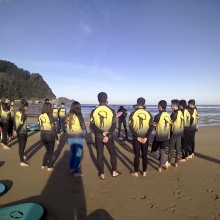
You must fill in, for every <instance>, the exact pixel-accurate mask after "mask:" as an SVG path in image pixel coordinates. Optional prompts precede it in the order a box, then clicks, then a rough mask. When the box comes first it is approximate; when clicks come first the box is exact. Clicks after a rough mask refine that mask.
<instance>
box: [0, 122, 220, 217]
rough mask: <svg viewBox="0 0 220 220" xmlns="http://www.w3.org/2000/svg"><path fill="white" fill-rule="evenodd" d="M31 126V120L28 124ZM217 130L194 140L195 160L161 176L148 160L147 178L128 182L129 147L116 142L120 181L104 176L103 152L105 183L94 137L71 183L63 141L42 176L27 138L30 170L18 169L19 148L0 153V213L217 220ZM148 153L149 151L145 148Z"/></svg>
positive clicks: (36, 150) (32, 140)
mask: <svg viewBox="0 0 220 220" xmlns="http://www.w3.org/2000/svg"><path fill="white" fill-rule="evenodd" d="M30 120H31V121H33V122H36V119H34V118H32V119H29V121H30ZM219 134H220V127H202V128H200V130H199V132H198V133H197V136H196V152H197V154H196V157H195V158H193V159H191V160H189V161H187V162H186V163H182V164H180V165H179V167H178V168H177V169H175V168H174V167H173V166H172V167H171V168H170V169H169V170H163V171H162V173H158V172H157V171H156V167H157V166H158V162H157V161H156V160H155V159H154V158H152V157H151V155H150V154H149V159H150V160H149V166H148V174H147V177H142V176H141V175H140V176H139V177H138V178H135V177H132V176H131V175H130V172H131V171H132V169H133V165H132V161H133V152H132V146H131V143H128V142H124V141H118V140H117V139H115V140H116V141H115V144H116V148H117V158H118V170H119V171H120V172H121V173H122V175H121V176H120V177H117V178H113V177H111V175H110V172H109V155H108V152H107V151H105V155H106V160H105V171H106V176H107V179H106V180H105V181H102V180H100V179H99V178H98V176H97V170H96V151H95V147H94V142H93V137H91V135H88V137H87V142H88V143H85V145H84V155H83V159H82V172H83V173H84V177H82V178H81V177H78V178H74V177H73V175H72V174H70V173H69V169H68V165H69V155H70V153H69V147H68V145H67V144H66V143H65V138H64V137H63V138H62V141H61V144H60V145H59V146H56V148H55V154H54V167H55V170H54V171H53V172H52V173H49V172H47V171H45V170H41V162H42V158H43V155H44V153H45V149H44V147H43V146H42V144H41V142H40V133H39V132H37V133H35V132H30V133H29V138H28V143H27V148H26V153H27V154H28V155H29V158H30V163H31V166H30V167H27V168H26V167H20V166H19V157H18V144H17V141H16V140H14V141H12V142H10V146H11V147H12V149H11V150H8V151H6V150H3V149H2V148H0V161H3V162H1V163H0V166H1V167H0V180H1V182H4V183H5V184H6V185H7V186H8V187H9V188H10V189H9V191H8V192H7V194H5V195H3V196H2V197H1V198H0V207H4V206H6V205H9V204H12V203H19V202H24V201H25V202H26V201H28V202H38V203H41V204H42V205H43V206H44V207H45V209H46V212H47V215H46V218H45V219H46V220H58V219H59V220H74V219H104V220H105V219H117V220H121V219H122V220H123V219H125V220H127V219H128V220H129V219H136V220H137V219H138V220H139V219H158V220H160V219H161V220H164V219H171V220H172V219H175V220H176V219H204V220H207V219H220V208H219V207H220V199H219V196H220V187H219V186H220V136H219ZM149 149H150V148H149Z"/></svg>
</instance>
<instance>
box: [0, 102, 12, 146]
mask: <svg viewBox="0 0 220 220" xmlns="http://www.w3.org/2000/svg"><path fill="white" fill-rule="evenodd" d="M1 108H2V110H3V111H5V112H6V113H7V112H9V111H10V109H9V106H8V105H7V104H6V103H1ZM1 126H2V143H3V144H4V145H6V146H7V145H8V127H9V116H8V115H7V114H5V115H4V114H3V112H1Z"/></svg>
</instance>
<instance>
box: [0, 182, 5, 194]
mask: <svg viewBox="0 0 220 220" xmlns="http://www.w3.org/2000/svg"><path fill="white" fill-rule="evenodd" d="M5 192H6V187H5V185H4V184H3V183H0V196H2V195H3V194H4V193H5Z"/></svg>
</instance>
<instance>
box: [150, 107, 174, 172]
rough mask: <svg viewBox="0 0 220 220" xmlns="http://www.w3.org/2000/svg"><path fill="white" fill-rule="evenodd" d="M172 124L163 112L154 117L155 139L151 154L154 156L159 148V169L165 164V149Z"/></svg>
mask: <svg viewBox="0 0 220 220" xmlns="http://www.w3.org/2000/svg"><path fill="white" fill-rule="evenodd" d="M171 124H172V122H171V118H170V115H169V114H168V113H167V112H166V111H165V110H164V111H161V112H160V113H159V114H157V115H156V116H155V117H154V126H155V127H156V132H155V139H154V142H153V145H152V153H153V154H154V155H155V156H156V154H157V150H158V149H159V148H160V157H158V156H156V157H157V158H158V159H159V158H160V164H159V167H160V168H161V167H162V166H163V165H164V163H165V148H166V147H169V139H170V128H171V127H170V125H171Z"/></svg>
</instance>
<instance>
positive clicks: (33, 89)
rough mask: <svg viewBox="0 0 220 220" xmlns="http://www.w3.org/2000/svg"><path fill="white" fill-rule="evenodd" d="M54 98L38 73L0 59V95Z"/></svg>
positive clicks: (19, 97) (17, 97)
mask: <svg viewBox="0 0 220 220" xmlns="http://www.w3.org/2000/svg"><path fill="white" fill-rule="evenodd" d="M4 95H6V96H8V97H9V98H14V99H21V98H24V99H44V98H45V97H47V98H49V99H54V98H56V96H55V95H54V93H53V92H52V90H51V88H50V87H49V86H48V84H47V83H46V82H45V81H44V79H43V77H42V76H41V75H40V74H39V73H32V74H31V73H30V72H29V71H27V70H23V69H21V68H18V67H17V66H16V65H15V64H14V63H11V62H9V61H5V60H0V97H2V96H4Z"/></svg>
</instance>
